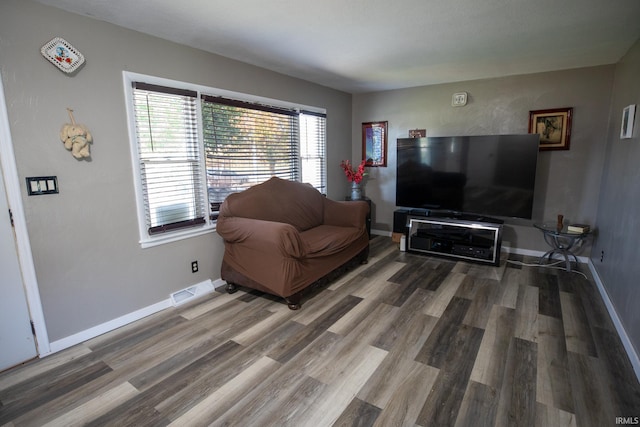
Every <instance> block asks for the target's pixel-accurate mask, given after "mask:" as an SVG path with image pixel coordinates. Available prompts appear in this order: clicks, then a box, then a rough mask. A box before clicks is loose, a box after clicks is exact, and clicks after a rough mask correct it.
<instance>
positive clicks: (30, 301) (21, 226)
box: [0, 70, 51, 357]
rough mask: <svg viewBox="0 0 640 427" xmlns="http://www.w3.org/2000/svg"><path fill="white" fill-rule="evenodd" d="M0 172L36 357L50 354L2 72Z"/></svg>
mask: <svg viewBox="0 0 640 427" xmlns="http://www.w3.org/2000/svg"><path fill="white" fill-rule="evenodd" d="M0 166H1V168H0V173H3V177H4V182H5V190H6V193H7V202H8V203H9V206H10V208H11V213H12V215H13V223H14V232H15V236H16V248H17V252H18V261H19V263H20V270H21V271H22V280H23V284H24V291H25V295H26V297H27V305H28V306H29V315H30V317H31V321H32V322H33V328H34V330H35V333H36V336H35V342H36V351H37V353H38V355H39V356H40V357H42V356H46V355H47V354H49V353H51V346H50V343H49V334H48V333H47V325H46V323H45V320H44V312H43V310H42V301H41V300H40V290H39V288H38V279H37V276H36V269H35V266H34V264H33V254H32V252H31V243H30V240H29V233H28V231H27V221H26V218H25V214H24V208H23V205H22V195H21V194H20V188H21V186H20V179H19V177H18V169H17V167H16V159H15V154H14V151H13V142H12V140H11V130H10V128H9V113H8V111H7V102H6V99H5V96H4V84H3V79H2V70H0Z"/></svg>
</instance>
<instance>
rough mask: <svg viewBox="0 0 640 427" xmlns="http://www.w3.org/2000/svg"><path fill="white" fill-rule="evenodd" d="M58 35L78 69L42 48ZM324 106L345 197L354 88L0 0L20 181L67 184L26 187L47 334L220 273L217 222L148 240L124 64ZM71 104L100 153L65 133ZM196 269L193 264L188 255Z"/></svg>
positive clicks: (333, 177)
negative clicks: (213, 228)
mask: <svg viewBox="0 0 640 427" xmlns="http://www.w3.org/2000/svg"><path fill="white" fill-rule="evenodd" d="M55 36H60V37H63V38H65V39H66V40H68V41H69V42H70V43H71V44H72V45H74V46H75V47H76V48H77V49H78V50H80V51H81V52H82V53H83V54H84V55H85V57H86V64H85V66H84V68H82V69H81V70H80V71H79V72H78V73H77V74H76V75H74V76H68V75H65V74H63V73H62V72H60V71H59V70H57V69H56V68H55V67H54V66H52V65H51V64H50V63H48V62H47V61H46V60H45V59H44V58H43V57H42V56H41V55H40V47H41V46H42V45H43V44H44V43H46V42H47V41H49V40H50V39H52V38H53V37H55ZM123 70H128V71H133V72H138V73H143V74H149V75H154V76H158V77H164V78H170V79H175V80H180V81H185V82H189V83H195V84H202V85H206V86H210V87H215V88H221V89H227V90H233V91H238V92H243V93H248V94H253V95H258V96H264V97H270V98H277V99H281V100H285V101H291V102H296V103H301V104H305V105H311V106H317V107H324V108H326V109H327V116H328V118H327V126H328V127H327V134H328V135H327V140H328V164H329V165H335V168H334V169H335V171H332V170H330V171H329V174H328V187H329V196H330V197H343V196H344V194H346V192H347V187H348V186H347V183H346V182H344V180H343V179H341V178H342V176H341V175H340V174H339V173H334V172H336V171H339V166H338V165H339V163H340V160H341V159H344V158H348V157H349V156H350V155H351V144H350V140H349V138H350V135H351V95H349V94H346V93H343V92H339V91H335V90H332V89H328V88H325V87H321V86H318V85H314V84H311V83H308V82H304V81H302V80H298V79H293V78H290V77H287V76H284V75H281V74H277V73H273V72H270V71H267V70H264V69H260V68H257V67H253V66H249V65H246V64H242V63H239V62H236V61H233V60H229V59H226V58H223V57H219V56H215V55H211V54H209V53H206V52H203V51H199V50H195V49H190V48H186V47H183V46H180V45H177V44H174V43H170V42H167V41H164V40H160V39H158V38H154V37H150V36H146V35H143V34H140V33H137V32H134V31H130V30H126V29H123V28H119V27H116V26H114V25H111V24H107V23H104V22H101V21H97V20H93V19H89V18H86V17H81V16H78V15H73V14H70V13H67V12H64V11H61V10H58V9H54V8H50V7H46V6H42V5H40V4H37V3H34V2H32V1H24V0H19V1H18V0H3V1H2V3H1V4H0V71H1V73H2V79H3V83H4V88H5V94H6V102H7V107H8V111H9V121H10V127H11V134H12V140H13V146H14V150H15V155H16V162H17V168H18V174H19V175H20V181H21V182H24V177H26V176H42V175H57V176H58V180H59V185H60V194H58V195H46V196H37V197H28V196H27V195H26V189H25V188H22V194H23V201H24V208H25V215H26V221H27V227H28V232H29V235H30V240H31V247H32V251H33V257H34V263H35V269H36V274H37V279H38V285H39V290H40V294H41V299H42V304H43V310H44V315H45V319H46V322H47V328H48V333H49V338H50V340H51V341H56V340H59V339H61V338H65V337H67V336H70V335H72V334H74V333H77V332H80V331H83V330H86V329H88V328H90V327H93V326H96V325H99V324H101V323H104V322H107V321H109V320H112V319H114V318H117V317H119V316H122V315H125V314H128V313H130V312H133V311H135V310H138V309H141V308H143V307H146V306H149V305H151V304H154V303H157V302H159V301H163V300H166V299H167V298H168V297H169V295H170V293H171V292H173V291H176V290H179V289H182V288H185V287H188V286H190V285H192V284H195V283H198V282H201V281H203V280H205V279H207V278H211V279H213V280H215V279H217V278H219V277H220V272H219V268H220V263H221V257H222V253H223V247H222V242H221V239H220V238H219V236H217V234H215V233H210V234H207V235H205V236H201V237H197V238H191V239H188V240H183V241H180V242H176V243H170V244H166V245H162V246H158V247H154V248H148V249H141V248H140V246H139V244H138V231H137V217H136V203H135V198H134V189H133V175H132V169H131V159H130V151H129V140H128V134H127V123H126V116H125V99H124V92H123V81H122V71H123ZM66 107H70V108H72V109H74V111H75V118H76V120H77V121H78V122H80V123H84V124H86V125H87V126H88V127H89V128H90V129H91V131H92V133H93V135H94V138H95V143H94V144H93V147H92V160H91V161H89V162H87V161H77V160H75V159H74V158H73V157H72V156H71V154H70V153H69V152H68V151H67V150H65V149H64V147H63V145H62V143H61V142H60V140H59V138H58V132H59V130H60V127H61V126H62V124H63V123H65V122H68V121H69V119H68V116H67V112H66V110H65V109H66ZM196 259H197V260H198V261H199V264H200V272H199V273H197V274H192V273H191V270H190V262H191V260H196Z"/></svg>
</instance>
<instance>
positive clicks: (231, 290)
mask: <svg viewBox="0 0 640 427" xmlns="http://www.w3.org/2000/svg"><path fill="white" fill-rule="evenodd" d="M226 289H227V293H228V294H234V293H236V291H237V290H238V287H237V286H236V285H235V284H234V283H227V288H226Z"/></svg>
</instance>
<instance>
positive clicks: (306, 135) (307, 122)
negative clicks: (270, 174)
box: [300, 111, 327, 194]
mask: <svg viewBox="0 0 640 427" xmlns="http://www.w3.org/2000/svg"><path fill="white" fill-rule="evenodd" d="M326 121H327V120H326V116H325V115H324V114H319V113H314V112H310V111H302V112H301V113H300V163H301V165H300V169H301V172H302V182H307V183H309V184H311V185H313V186H314V187H315V188H316V189H317V190H318V191H320V192H321V193H322V194H326V193H327V168H326V167H325V166H326V162H325V155H326V153H325V150H326V144H325V141H326Z"/></svg>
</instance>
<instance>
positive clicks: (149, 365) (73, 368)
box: [0, 237, 640, 426]
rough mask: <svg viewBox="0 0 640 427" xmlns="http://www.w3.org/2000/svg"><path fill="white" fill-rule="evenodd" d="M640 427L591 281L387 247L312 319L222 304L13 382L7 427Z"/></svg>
mask: <svg viewBox="0 0 640 427" xmlns="http://www.w3.org/2000/svg"><path fill="white" fill-rule="evenodd" d="M511 259H513V260H515V261H529V260H526V259H523V258H522V257H519V256H513V255H512V256H511ZM582 271H583V272H585V273H586V276H587V277H589V273H588V272H587V271H586V268H584V266H582ZM637 416H640V385H639V384H638V381H637V379H636V377H635V375H634V372H633V370H632V368H631V365H630V363H629V360H628V358H627V356H626V353H625V351H624V349H623V347H622V345H621V343H620V340H619V337H618V336H617V334H616V332H615V330H614V328H613V325H612V323H611V321H610V319H609V316H608V313H607V311H606V309H605V307H604V305H603V303H602V301H601V299H600V296H599V294H598V291H597V289H596V287H595V285H594V283H593V281H592V280H587V279H586V278H585V277H583V276H581V275H579V274H576V273H566V272H563V271H558V270H550V269H542V268H537V267H528V266H521V265H518V264H513V263H508V262H506V260H503V262H502V263H501V266H500V267H492V266H484V265H478V264H470V263H465V262H454V261H450V260H444V259H438V258H432V257H425V256H420V255H414V254H409V253H401V252H399V251H398V250H397V248H396V246H395V245H394V244H393V243H392V242H391V240H390V239H388V238H383V237H377V238H374V239H373V240H372V244H371V257H370V262H369V264H367V265H363V266H357V267H354V268H353V269H351V270H348V271H347V272H345V273H344V274H343V275H341V276H340V277H338V278H335V279H333V280H332V281H330V282H329V283H328V284H326V285H325V286H323V287H322V288H319V289H316V290H314V291H313V292H312V293H311V295H309V296H308V297H307V298H305V299H304V300H303V305H302V309H301V310H300V311H297V312H294V311H290V310H289V309H288V308H287V306H286V304H284V303H283V302H282V301H280V300H278V299H275V298H271V297H267V296H265V295H263V294H258V293H247V292H243V291H240V292H237V293H236V294H233V295H227V294H226V293H223V292H215V293H214V294H212V295H209V296H206V297H205V298H203V299H200V300H198V301H194V302H193V303H190V304H189V305H185V306H182V307H179V308H177V309H173V308H172V309H169V310H165V311H163V312H162V313H158V314H156V315H153V316H150V317H148V318H146V319H143V320H141V321H139V322H136V323H134V324H131V325H128V326H126V327H124V328H121V329H119V330H117V331H113V332H111V333H108V334H105V335H103V336H100V337H97V338H95V339H93V340H91V341H89V342H86V343H83V344H81V345H78V346H75V347H73V348H70V349H68V350H65V351H62V352H60V353H57V354H54V355H52V356H50V357H47V358H44V359H42V360H37V361H33V362H30V363H28V364H27V365H25V366H22V367H18V368H15V369H12V370H10V371H7V372H4V373H2V374H0V426H4V425H8V426H23V425H24V426H42V425H47V426H74V425H96V426H98V425H114V426H147V425H148V426H164V425H175V426H192V425H197V426H200V425H216V426H217V425H234V426H287V425H289V426H331V425H335V426H348V425H358V426H374V425H375V426H414V425H419V426H436V425H437V426H614V425H616V417H637Z"/></svg>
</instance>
